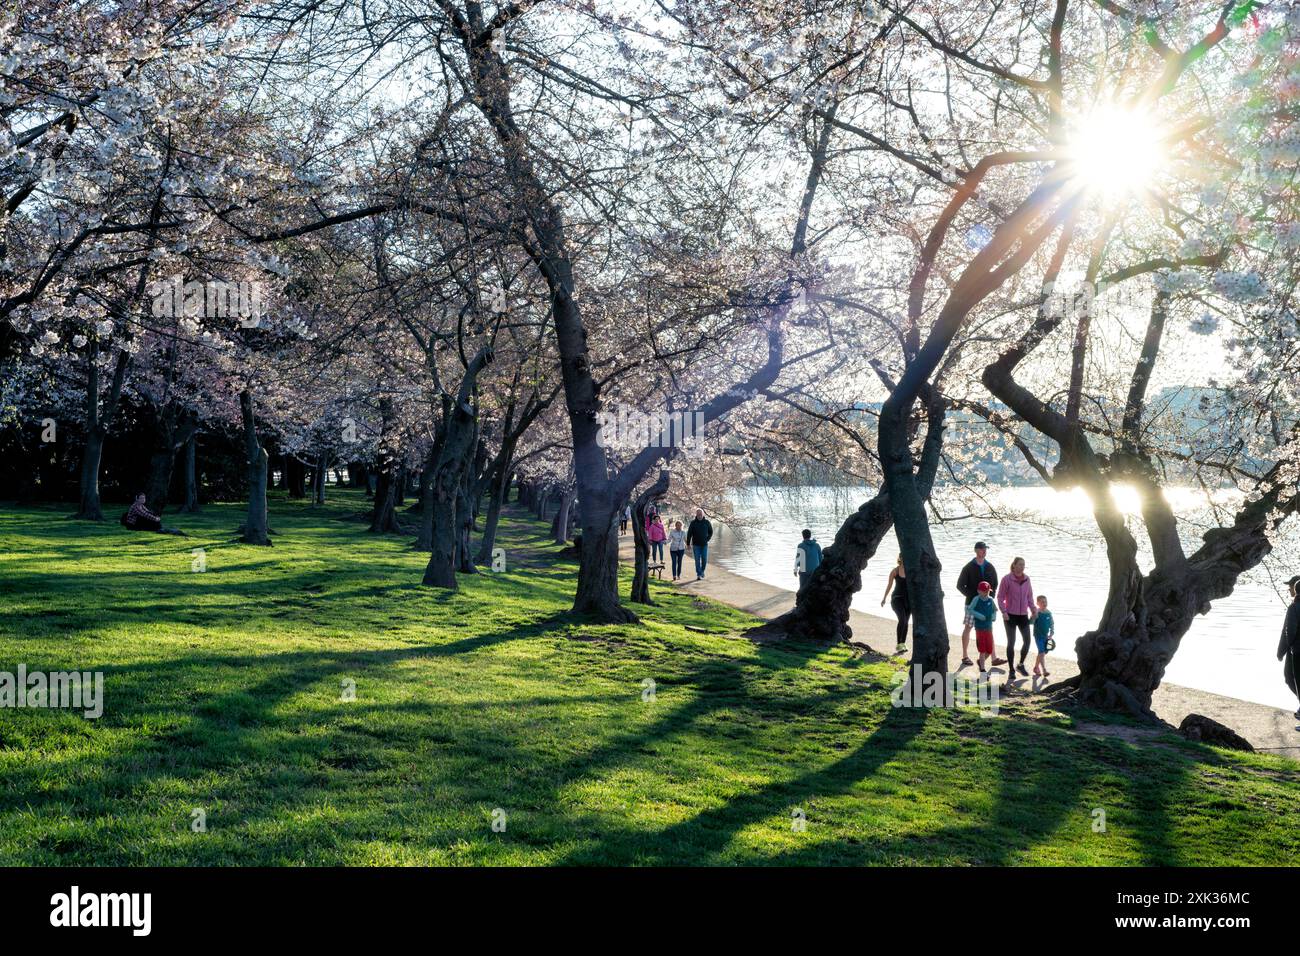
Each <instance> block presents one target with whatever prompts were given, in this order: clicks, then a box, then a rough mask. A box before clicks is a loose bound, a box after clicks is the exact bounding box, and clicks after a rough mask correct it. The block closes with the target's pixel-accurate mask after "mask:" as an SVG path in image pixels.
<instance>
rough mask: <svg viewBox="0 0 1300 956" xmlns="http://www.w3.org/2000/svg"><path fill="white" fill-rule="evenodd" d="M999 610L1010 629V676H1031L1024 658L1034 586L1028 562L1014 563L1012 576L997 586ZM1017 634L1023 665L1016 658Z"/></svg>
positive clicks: (1008, 666)
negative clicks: (1029, 573) (1030, 577)
mask: <svg viewBox="0 0 1300 956" xmlns="http://www.w3.org/2000/svg"><path fill="white" fill-rule="evenodd" d="M998 608H999V609H1000V610H1001V611H1002V626H1003V627H1005V628H1006V629H1007V673H1008V674H1011V673H1013V672H1014V673H1018V674H1019V675H1020V676H1021V677H1028V676H1029V671H1027V670H1025V658H1026V657H1028V656H1029V619H1030V618H1031V617H1033V615H1034V611H1035V607H1034V586H1033V584H1031V583H1030V581H1029V575H1027V574H1025V559H1024V558H1016V559H1015V560H1014V561H1012V562H1011V573H1010V574H1008V575H1007V576H1006V577H1004V578H1003V579H1002V583H1001V584H999V585H998ZM1016 631H1019V632H1020V663H1019V664H1016V665H1015V667H1014V668H1013V667H1012V662H1013V661H1015V659H1016Z"/></svg>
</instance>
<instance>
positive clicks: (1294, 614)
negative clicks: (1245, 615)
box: [1277, 574, 1300, 719]
mask: <svg viewBox="0 0 1300 956" xmlns="http://www.w3.org/2000/svg"><path fill="white" fill-rule="evenodd" d="M1286 584H1287V587H1288V588H1290V589H1291V606H1290V607H1288V608H1287V609H1286V621H1285V622H1284V623H1283V624H1282V641H1281V643H1279V644H1278V646H1277V659H1278V660H1280V661H1285V663H1284V664H1283V665H1282V677H1283V678H1284V679H1285V680H1286V686H1287V687H1290V688H1291V693H1293V694H1295V695H1296V697H1297V698H1300V675H1297V674H1296V657H1297V655H1300V574H1297V575H1296V576H1295V577H1293V578H1292V579H1291V580H1290V581H1288V582H1287V583H1286ZM1295 715H1296V718H1297V719H1300V710H1297V711H1296V712H1295Z"/></svg>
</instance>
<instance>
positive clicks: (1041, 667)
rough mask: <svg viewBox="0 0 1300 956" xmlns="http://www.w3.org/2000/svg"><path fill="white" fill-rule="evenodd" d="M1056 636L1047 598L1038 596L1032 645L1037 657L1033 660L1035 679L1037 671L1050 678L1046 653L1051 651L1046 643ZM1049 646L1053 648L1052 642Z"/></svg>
mask: <svg viewBox="0 0 1300 956" xmlns="http://www.w3.org/2000/svg"><path fill="white" fill-rule="evenodd" d="M1055 636H1056V621H1054V620H1052V612H1051V611H1049V610H1048V609H1047V598H1046V597H1045V596H1044V595H1042V594H1040V595H1038V610H1037V611H1035V612H1034V644H1036V645H1037V646H1038V656H1037V657H1036V658H1034V676H1035V677H1037V676H1038V674H1039V671H1041V672H1042V674H1043V676H1044V677H1051V676H1052V675H1051V674H1049V673H1048V672H1047V652H1048V651H1049V650H1051V647H1050V646H1049V645H1048V641H1051V640H1052V638H1054V637H1055ZM1051 646H1055V642H1054V641H1053V642H1052V645H1051Z"/></svg>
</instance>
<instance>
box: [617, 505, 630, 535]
mask: <svg viewBox="0 0 1300 956" xmlns="http://www.w3.org/2000/svg"><path fill="white" fill-rule="evenodd" d="M631 520H632V506H631V505H628V506H627V507H626V508H624V509H623V514H622V516H621V517H620V518H619V519H618V533H619V534H627V523H628V522H629V521H631Z"/></svg>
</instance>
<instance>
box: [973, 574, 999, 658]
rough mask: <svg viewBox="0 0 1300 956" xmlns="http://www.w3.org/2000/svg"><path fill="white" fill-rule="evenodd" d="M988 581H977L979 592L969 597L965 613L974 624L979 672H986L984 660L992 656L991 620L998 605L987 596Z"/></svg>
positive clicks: (995, 614) (995, 613)
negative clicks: (969, 600)
mask: <svg viewBox="0 0 1300 956" xmlns="http://www.w3.org/2000/svg"><path fill="white" fill-rule="evenodd" d="M989 590H990V588H989V583H988V582H987V581H981V582H980V583H979V593H978V594H976V595H975V596H974V597H973V598H971V602H970V605H969V606H968V607H967V608H966V613H967V614H969V615H970V619H971V621H972V622H973V623H974V624H975V650H977V651H979V668H980V673H981V674H983V673H986V671H985V670H984V662H985V661H986V660H988V659H989V658H990V657H992V656H993V620H994V618H996V617H997V613H998V606H997V605H996V604H994V603H993V598H991V597H989Z"/></svg>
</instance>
